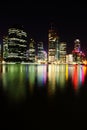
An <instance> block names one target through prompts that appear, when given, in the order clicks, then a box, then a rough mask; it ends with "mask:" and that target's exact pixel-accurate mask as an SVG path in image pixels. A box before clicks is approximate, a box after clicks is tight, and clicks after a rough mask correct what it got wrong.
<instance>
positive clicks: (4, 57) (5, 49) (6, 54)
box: [3, 36, 8, 61]
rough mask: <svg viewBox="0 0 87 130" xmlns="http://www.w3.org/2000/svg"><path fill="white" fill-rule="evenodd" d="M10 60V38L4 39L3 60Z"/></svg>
mask: <svg viewBox="0 0 87 130" xmlns="http://www.w3.org/2000/svg"><path fill="white" fill-rule="evenodd" d="M7 58H8V36H4V37H3V60H4V61H7Z"/></svg>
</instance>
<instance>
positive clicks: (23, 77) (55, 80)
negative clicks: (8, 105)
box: [0, 64, 87, 100]
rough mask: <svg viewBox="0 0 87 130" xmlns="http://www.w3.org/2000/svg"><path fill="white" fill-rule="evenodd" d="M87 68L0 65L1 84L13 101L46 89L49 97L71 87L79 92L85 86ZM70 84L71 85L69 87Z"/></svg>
mask: <svg viewBox="0 0 87 130" xmlns="http://www.w3.org/2000/svg"><path fill="white" fill-rule="evenodd" d="M86 76H87V68H86V66H82V65H73V66H68V65H20V64H15V65H0V82H1V84H2V87H3V90H4V91H5V92H6V93H7V95H8V96H9V97H10V98H11V99H12V100H13V99H14V100H23V99H25V98H26V93H29V94H33V92H34V89H35V88H37V89H39V88H41V89H43V88H44V89H46V91H47V94H48V96H50V95H55V93H56V91H57V90H58V89H60V90H61V92H62V91H64V90H66V89H67V86H68V87H71V86H70V84H71V85H72V87H73V88H72V89H73V90H74V92H77V91H78V90H79V88H80V87H83V86H84V84H85V79H86ZM68 83H69V85H68Z"/></svg>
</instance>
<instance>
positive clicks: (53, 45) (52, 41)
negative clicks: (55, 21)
mask: <svg viewBox="0 0 87 130" xmlns="http://www.w3.org/2000/svg"><path fill="white" fill-rule="evenodd" d="M57 47H58V35H57V32H56V31H55V29H52V28H51V29H50V30H49V32H48V63H52V62H55V60H56V58H57V57H58V56H57V50H58V49H57Z"/></svg>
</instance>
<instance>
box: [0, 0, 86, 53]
mask: <svg viewBox="0 0 87 130" xmlns="http://www.w3.org/2000/svg"><path fill="white" fill-rule="evenodd" d="M51 22H52V23H54V25H55V28H56V30H57V31H58V35H59V37H60V40H61V41H65V42H67V49H68V52H69V53H70V51H72V49H73V46H74V43H73V42H74V40H75V39H76V38H79V39H80V41H81V49H82V50H84V51H85V52H86V51H87V49H86V48H87V36H86V35H87V9H86V3H84V2H80V1H79V2H74V1H70V2H68V1H54V0H53V1H48V2H46V1H36V2H35V1H17V0H16V1H8V2H7V1H3V2H1V3H0V34H1V35H0V38H1V39H2V36H3V35H5V34H6V33H7V29H8V28H9V27H10V26H12V25H14V24H20V25H23V26H24V28H25V30H26V31H27V33H28V36H32V37H33V38H34V39H35V40H36V41H43V42H44V46H45V45H46V44H47V34H48V29H49V25H50V23H51ZM1 39H0V41H1Z"/></svg>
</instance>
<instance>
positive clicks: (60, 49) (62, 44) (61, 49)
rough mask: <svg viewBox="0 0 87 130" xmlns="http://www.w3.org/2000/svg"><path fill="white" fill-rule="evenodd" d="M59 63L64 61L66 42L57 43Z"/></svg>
mask: <svg viewBox="0 0 87 130" xmlns="http://www.w3.org/2000/svg"><path fill="white" fill-rule="evenodd" d="M59 54H60V55H59V57H60V63H65V62H66V42H61V43H60V45H59Z"/></svg>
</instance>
